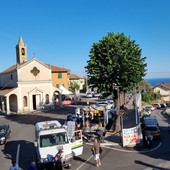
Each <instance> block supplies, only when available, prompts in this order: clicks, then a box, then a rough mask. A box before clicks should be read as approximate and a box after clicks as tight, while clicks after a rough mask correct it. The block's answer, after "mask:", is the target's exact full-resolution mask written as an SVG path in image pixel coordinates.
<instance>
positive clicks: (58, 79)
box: [51, 65, 69, 89]
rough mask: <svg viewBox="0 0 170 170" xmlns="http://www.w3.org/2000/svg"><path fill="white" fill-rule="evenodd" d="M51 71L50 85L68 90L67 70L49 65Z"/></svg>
mask: <svg viewBox="0 0 170 170" xmlns="http://www.w3.org/2000/svg"><path fill="white" fill-rule="evenodd" d="M51 70H52V84H53V86H54V87H59V85H60V84H61V85H63V86H64V87H65V88H66V89H68V88H69V79H68V73H69V70H68V69H65V68H61V67H57V66H53V65H51Z"/></svg>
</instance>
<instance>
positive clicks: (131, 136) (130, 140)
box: [123, 126, 140, 146]
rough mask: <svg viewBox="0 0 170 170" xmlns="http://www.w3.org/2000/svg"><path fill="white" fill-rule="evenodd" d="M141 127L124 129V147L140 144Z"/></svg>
mask: <svg viewBox="0 0 170 170" xmlns="http://www.w3.org/2000/svg"><path fill="white" fill-rule="evenodd" d="M139 136H140V135H139V127H138V126H137V127H133V128H129V129H123V146H134V145H136V144H137V143H140V137H139Z"/></svg>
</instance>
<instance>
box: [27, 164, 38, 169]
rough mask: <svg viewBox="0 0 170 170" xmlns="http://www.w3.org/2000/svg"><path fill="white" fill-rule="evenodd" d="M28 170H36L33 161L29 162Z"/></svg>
mask: <svg viewBox="0 0 170 170" xmlns="http://www.w3.org/2000/svg"><path fill="white" fill-rule="evenodd" d="M28 170H37V168H36V164H35V162H31V165H30V167H29V168H28Z"/></svg>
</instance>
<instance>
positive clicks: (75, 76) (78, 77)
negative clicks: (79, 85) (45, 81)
mask: <svg viewBox="0 0 170 170" xmlns="http://www.w3.org/2000/svg"><path fill="white" fill-rule="evenodd" d="M68 77H69V79H70V80H79V79H83V77H80V76H77V75H75V74H69V76H68Z"/></svg>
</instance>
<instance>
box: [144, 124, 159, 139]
mask: <svg viewBox="0 0 170 170" xmlns="http://www.w3.org/2000/svg"><path fill="white" fill-rule="evenodd" d="M147 131H149V132H150V134H151V135H153V137H154V138H158V139H160V138H161V132H160V129H159V127H158V126H156V125H149V126H146V127H145V128H144V131H143V132H144V135H146V134H147Z"/></svg>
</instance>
